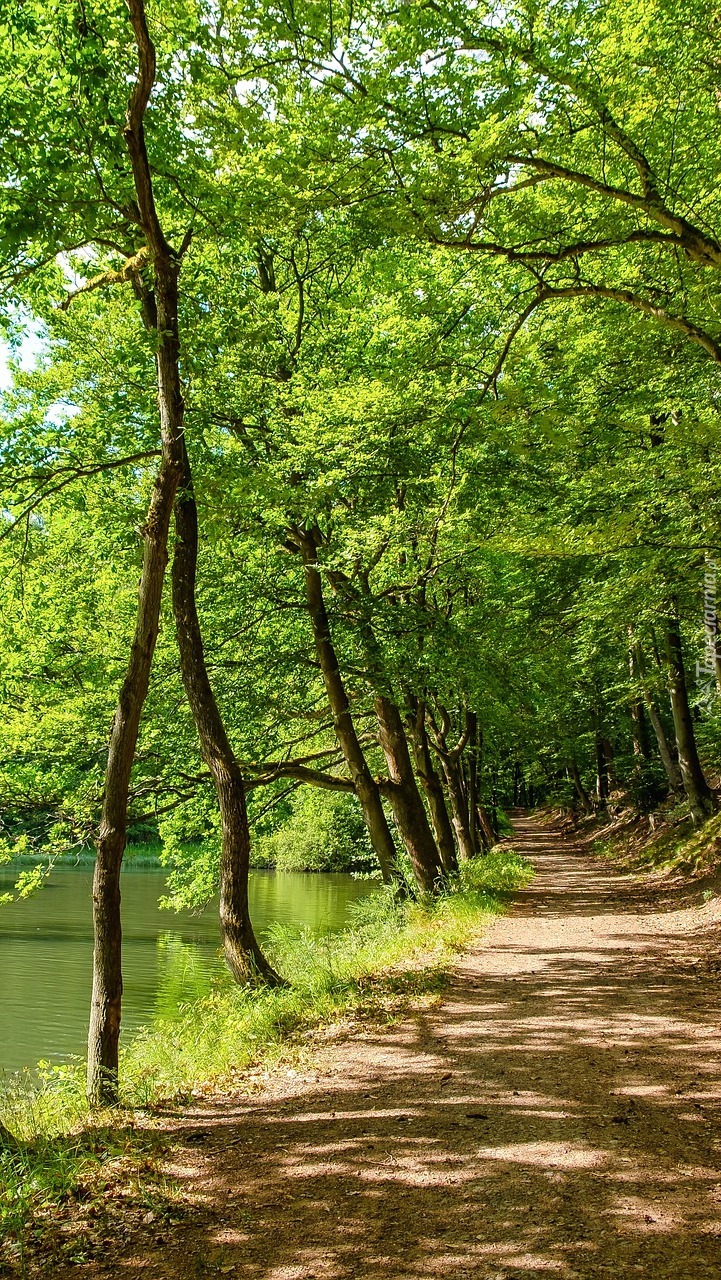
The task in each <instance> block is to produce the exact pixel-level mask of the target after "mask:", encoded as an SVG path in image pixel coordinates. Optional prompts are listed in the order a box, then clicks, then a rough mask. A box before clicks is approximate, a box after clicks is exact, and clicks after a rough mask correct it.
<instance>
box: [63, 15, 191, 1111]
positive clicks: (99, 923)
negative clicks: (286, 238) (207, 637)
mask: <svg viewBox="0 0 721 1280" xmlns="http://www.w3.org/2000/svg"><path fill="white" fill-rule="evenodd" d="M128 9H129V12H130V19H131V23H132V27H133V32H134V36H135V42H136V45H137V49H138V72H137V78H136V81H135V85H134V87H133V90H132V93H131V97H130V101H129V104H128V112H127V118H126V126H125V131H124V137H125V141H126V145H127V149H128V154H129V156H130V161H131V165H132V170H133V180H134V184H135V191H136V197H137V204H138V212H139V214H140V220H141V225H142V229H143V232H144V234H145V237H146V243H147V245H148V249H149V260H150V261H151V262H152V264H153V277H154V293H153V296H152V299H151V300H150V301H149V302H148V304H147V305H146V307H145V308H144V315H145V318H146V323H148V319H150V322H151V324H152V325H153V327H154V328H155V330H156V333H157V345H156V357H155V365H156V375H157V386H158V408H159V416H160V437H161V446H162V458H161V464H160V467H159V469H158V474H157V477H156V481H155V485H154V488H153V493H152V497H151V500H150V505H149V508H148V514H147V518H146V521H145V527H144V530H143V533H144V539H145V546H144V551H143V567H142V573H141V578H140V587H139V590H138V608H137V614H136V622H135V633H134V636H133V641H132V645H131V650H130V658H129V662H128V667H127V671H126V674H125V679H124V681H123V685H122V688H121V690H120V695H119V698H118V705H117V709H116V712H115V717H114V720H113V727H112V730H111V734H110V744H109V749H108V760H107V765H106V770H105V792H104V799H103V809H102V814H101V820H100V831H99V835H98V843H97V857H96V862H95V874H94V877H93V931H94V948H93V991H92V1001H91V1009H90V1028H89V1031H88V1072H87V1090H88V1098H89V1100H90V1102H91V1103H92V1104H94V1105H100V1104H112V1103H114V1102H116V1101H117V1098H118V1043H119V1038H120V1016H121V1004H122V992H123V981H122V926H121V917H120V870H121V866H122V861H123V853H124V851H125V842H126V834H127V824H128V791H129V787H130V775H131V771H132V767H133V759H134V756H135V748H136V745H137V740H138V731H139V727H140V717H141V713H142V709H143V704H144V702H145V698H146V696H147V692H148V684H149V680H150V668H151V664H152V660H153V654H154V651H155V644H156V640H157V637H158V626H159V618H160V602H161V597H162V590H163V579H164V576H165V566H166V564H167V558H168V529H169V526H170V516H171V512H172V509H173V502H174V499H175V494H176V491H177V488H178V482H179V478H180V471H181V451H180V449H181V441H182V433H183V397H182V394H181V388H180V376H179V369H178V359H179V350H180V344H179V336H178V270H179V262H178V259H177V257H176V256H175V255H174V254H173V253H172V251H171V249H170V247H169V245H168V243H167V241H166V239H165V236H164V235H163V232H162V229H161V226H160V223H159V221H158V216H157V212H156V209H155V202H154V197H153V186H152V177H151V172H150V166H149V164H148V157H147V152H146V147H145V135H144V130H143V117H144V114H145V109H146V107H147V104H148V100H149V97H150V93H151V90H152V87H153V82H154V78H155V50H154V48H153V45H152V42H151V40H150V36H149V34H148V29H147V25H146V20H145V11H144V8H143V0H128ZM143 288H144V287H143ZM139 291H141V284H140V280H139V279H138V281H137V282H136V292H139Z"/></svg>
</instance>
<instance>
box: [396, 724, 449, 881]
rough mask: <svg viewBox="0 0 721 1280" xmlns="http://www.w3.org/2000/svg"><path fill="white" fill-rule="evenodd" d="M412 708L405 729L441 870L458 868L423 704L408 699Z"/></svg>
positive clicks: (441, 784)
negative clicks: (428, 812)
mask: <svg viewBox="0 0 721 1280" xmlns="http://www.w3.org/2000/svg"><path fill="white" fill-rule="evenodd" d="M411 705H412V707H413V712H412V714H410V715H409V716H408V729H409V736H410V740H411V745H412V747H413V756H414V759H415V763H416V773H417V774H418V777H419V779H420V783H421V786H422V787H423V790H424V792H425V796H426V800H427V801H428V809H429V811H430V815H431V822H432V824H433V831H434V834H435V838H436V844H437V845H438V850H439V853H440V855H441V862H442V864H443V870H444V871H448V872H452V871H457V870H458V859H457V857H456V847H455V844H454V842H453V827H452V826H451V820H450V818H449V817H448V810H447V808H446V798H445V795H444V794H443V783H442V782H441V780H440V778H439V776H438V774H437V773H436V771H435V769H434V768H433V760H432V758H431V750H430V746H429V743H428V734H427V732H426V723H425V721H426V716H425V706H424V704H423V703H422V702H419V701H417V700H416V699H411Z"/></svg>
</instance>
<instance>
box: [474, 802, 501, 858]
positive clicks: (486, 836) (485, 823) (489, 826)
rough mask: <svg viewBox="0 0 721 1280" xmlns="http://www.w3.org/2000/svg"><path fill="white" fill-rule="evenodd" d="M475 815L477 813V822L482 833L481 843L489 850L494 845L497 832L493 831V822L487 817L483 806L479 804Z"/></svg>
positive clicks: (487, 814)
mask: <svg viewBox="0 0 721 1280" xmlns="http://www.w3.org/2000/svg"><path fill="white" fill-rule="evenodd" d="M477 813H478V821H479V823H480V827H481V831H482V832H483V843H484V845H485V846H486V848H487V849H491V848H492V847H493V845H494V844H495V843H496V840H497V838H498V833H497V831H495V830H494V827H493V821H492V819H491V817H490V816H489V813H488V810H487V808H486V806H485V805H483V804H479V806H478V809H477Z"/></svg>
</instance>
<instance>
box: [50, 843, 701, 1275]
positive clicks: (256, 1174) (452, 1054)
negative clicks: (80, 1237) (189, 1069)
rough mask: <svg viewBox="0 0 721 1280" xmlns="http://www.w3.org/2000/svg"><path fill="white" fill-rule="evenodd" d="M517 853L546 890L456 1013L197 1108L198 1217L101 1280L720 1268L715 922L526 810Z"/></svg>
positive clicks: (482, 957) (448, 1002)
mask: <svg viewBox="0 0 721 1280" xmlns="http://www.w3.org/2000/svg"><path fill="white" fill-rule="evenodd" d="M514 843H515V845H516V847H517V848H519V849H520V850H521V851H522V852H524V853H525V854H526V855H527V856H528V857H530V858H531V859H532V860H533V862H534V864H535V867H536V870H537V876H536V879H535V880H534V882H533V884H532V885H531V886H530V888H528V889H527V890H525V891H524V892H522V893H521V894H519V895H518V898H517V900H516V905H515V906H514V908H513V910H512V912H511V913H510V914H509V915H508V916H506V917H504V918H502V919H500V920H499V921H498V922H497V923H496V924H494V926H493V927H492V928H491V930H490V931H489V932H488V933H487V934H486V935H485V936H484V938H483V939H482V940H481V942H480V943H479V946H478V948H477V949H476V950H474V951H473V952H472V953H470V954H468V955H467V956H465V957H464V958H463V960H462V962H461V963H460V965H459V967H458V971H457V974H456V976H455V978H454V980H453V983H452V986H451V988H450V992H449V994H448V996H447V998H445V999H444V1002H443V1004H442V1005H441V1006H440V1007H439V1008H438V1009H435V1010H434V1011H433V1012H432V1013H431V1014H426V1015H420V1014H416V1015H415V1016H411V1017H409V1018H408V1019H406V1020H404V1021H403V1022H402V1023H400V1024H397V1025H395V1026H391V1027H390V1028H386V1029H380V1030H379V1029H376V1028H374V1029H373V1030H372V1031H370V1032H368V1031H366V1032H363V1033H361V1034H359V1035H358V1036H355V1037H354V1038H352V1039H350V1040H348V1041H345V1042H343V1043H335V1044H332V1045H331V1046H330V1047H328V1048H326V1049H325V1050H323V1051H322V1053H321V1056H320V1059H319V1062H318V1066H317V1068H316V1070H315V1071H314V1072H313V1073H311V1074H310V1075H306V1077H305V1078H299V1077H283V1078H282V1079H280V1080H276V1081H275V1083H274V1084H273V1086H272V1089H271V1090H270V1091H266V1092H264V1093H262V1094H261V1095H260V1096H259V1097H258V1098H256V1099H247V1098H244V1099H238V1098H236V1099H223V1100H219V1101H217V1102H213V1103H212V1104H207V1105H204V1106H202V1107H199V1108H197V1109H196V1111H195V1112H194V1113H193V1115H192V1116H191V1117H189V1118H188V1120H187V1122H182V1123H181V1126H180V1128H179V1130H178V1133H177V1135H176V1136H177V1138H178V1140H179V1141H180V1144H181V1145H180V1147H178V1148H176V1150H175V1157H174V1165H173V1170H172V1171H173V1174H174V1176H177V1177H178V1178H179V1179H180V1181H181V1182H182V1183H183V1185H184V1190H185V1192H186V1194H187V1195H188V1196H189V1197H190V1199H191V1202H192V1204H193V1206H194V1207H193V1209H192V1211H191V1213H190V1214H189V1216H188V1218H187V1219H186V1220H185V1221H183V1222H182V1223H180V1224H178V1225H177V1226H176V1227H174V1228H172V1229H171V1230H170V1231H169V1232H166V1233H165V1235H164V1238H163V1239H162V1242H160V1241H155V1240H153V1239H152V1235H151V1233H152V1230H153V1228H152V1226H149V1227H148V1229H147V1230H148V1238H147V1240H145V1241H141V1240H140V1239H138V1240H136V1241H135V1242H134V1246H132V1245H131V1249H130V1251H128V1249H127V1248H123V1249H122V1250H121V1253H122V1255H123V1256H116V1258H115V1259H114V1261H113V1264H112V1266H109V1268H108V1272H110V1273H112V1274H114V1275H122V1276H129V1277H136V1276H137V1277H140V1276H155V1275H157V1276H164V1277H168V1278H169V1280H175V1278H176V1277H177V1278H178V1280H180V1278H181V1277H182V1280H187V1277H191V1276H214V1275H219V1276H220V1275H227V1276H230V1277H236V1278H237V1280H311V1278H312V1277H315V1278H316V1280H344V1278H345V1277H351V1276H352V1277H356V1276H357V1277H361V1276H362V1277H364V1278H365V1280H381V1277H383V1280H388V1278H390V1280H394V1278H395V1277H399V1278H400V1277H403V1278H404V1280H427V1278H428V1277H447V1278H448V1280H460V1278H461V1277H471V1276H473V1277H474V1278H476V1280H555V1278H558V1280H565V1278H566V1277H569V1278H570V1277H582V1278H584V1280H585V1278H587V1277H597V1276H599V1277H600V1276H604V1277H606V1276H608V1277H626V1276H644V1277H649V1280H666V1278H668V1280H672V1278H673V1280H705V1278H706V1277H712V1276H713V1277H720V1276H721V1131H720V1130H719V1127H718V1120H719V1110H720V1108H719V1099H720V1097H721V1087H720V1084H719V1060H720V1058H721V1052H720V1051H721V1033H720V1032H719V1024H718V999H717V986H718V978H717V976H715V970H716V969H717V966H716V964H715V963H714V962H713V960H712V959H710V958H709V957H711V956H713V955H718V946H717V943H718V933H717V931H716V930H715V928H713V927H711V926H708V924H707V923H706V922H707V917H709V916H711V917H712V918H713V917H714V915H716V916H717V914H718V913H717V912H714V908H713V907H711V908H704V909H703V910H699V909H698V908H691V909H686V910H674V909H669V903H668V900H664V901H662V900H661V898H659V897H658V896H654V895H653V894H652V892H651V891H650V890H649V889H648V887H646V886H644V885H643V884H642V883H641V882H639V881H638V880H636V879H634V878H632V877H626V876H620V875H619V874H618V873H616V872H614V871H612V870H609V869H607V868H606V867H604V866H602V865H601V864H599V862H598V861H596V860H593V859H591V858H589V857H588V856H586V855H583V854H581V853H579V852H578V851H577V850H576V849H575V848H574V846H573V845H572V844H571V843H569V842H567V841H565V840H563V839H562V838H561V837H559V836H558V835H557V834H554V833H552V832H549V831H547V830H545V829H544V828H542V827H540V826H539V825H538V824H537V823H536V822H534V821H532V820H529V819H521V820H519V821H518V822H517V838H516V839H515V841H514ZM702 926H703V927H702ZM709 928H710V932H709ZM714 943H715V944H716V950H715V951H714V950H713V947H714ZM91 1270H92V1274H94V1275H99V1274H104V1273H103V1271H102V1269H101V1268H98V1267H97V1265H96V1266H94V1267H93V1268H92V1269H91V1268H88V1271H91ZM85 1271H86V1268H83V1267H79V1268H75V1269H74V1273H75V1275H79V1274H82V1273H85Z"/></svg>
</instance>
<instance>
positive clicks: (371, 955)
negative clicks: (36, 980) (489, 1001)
mask: <svg viewBox="0 0 721 1280" xmlns="http://www.w3.org/2000/svg"><path fill="white" fill-rule="evenodd" d="M531 875H532V872H531V869H530V866H529V864H528V863H527V862H526V861H525V859H523V858H521V857H520V856H519V855H518V854H516V853H515V852H514V851H513V850H511V849H508V848H498V849H496V850H494V851H493V852H492V853H491V854H489V855H488V856H487V857H485V858H479V859H478V860H477V861H474V862H472V863H467V864H465V865H464V867H463V869H462V871H461V873H460V875H459V876H458V878H457V880H456V882H455V883H454V884H453V885H451V886H450V887H449V891H448V892H447V893H445V894H444V895H443V896H442V897H441V898H440V899H438V900H437V901H435V902H430V901H423V902H414V903H403V904H400V903H398V902H397V901H395V900H394V899H393V897H392V896H391V894H390V893H389V892H387V891H385V890H380V891H378V892H377V893H374V894H372V895H370V896H369V897H368V898H364V899H361V900H360V901H358V902H356V903H354V904H353V906H352V908H351V909H350V921H349V925H348V927H347V928H346V929H344V930H343V931H342V932H340V933H335V934H319V933H318V932H315V931H313V930H311V929H308V928H290V927H287V926H283V927H281V926H276V927H275V928H274V929H273V930H272V931H271V932H270V933H269V934H268V935H266V940H265V941H266V948H267V951H268V953H269V955H270V958H271V959H272V961H273V963H274V964H275V965H276V967H277V968H278V969H279V971H280V972H281V973H284V974H287V975H289V981H288V985H287V986H285V987H281V988H277V989H273V990H269V989H262V988H261V989H258V988H249V987H247V988H239V987H236V986H234V985H232V984H231V983H230V980H229V979H228V980H225V981H220V982H219V983H218V985H217V987H216V989H215V990H214V991H213V993H212V994H211V995H210V996H208V997H207V998H205V999H203V1000H202V1001H200V1002H198V1003H195V1004H193V1005H190V1006H188V1007H186V1008H185V1009H183V1010H181V1011H180V1015H179V1016H178V1017H177V1018H175V1019H173V1020H172V1021H171V1020H167V1021H162V1022H157V1023H155V1024H154V1025H153V1026H151V1027H149V1028H147V1029H146V1030H145V1031H144V1032H142V1033H140V1034H139V1035H138V1036H136V1037H135V1039H134V1040H133V1041H131V1042H130V1044H129V1045H128V1046H127V1047H125V1049H124V1052H123V1055H122V1062H121V1076H122V1086H123V1099H122V1100H123V1107H122V1108H119V1109H118V1110H116V1111H114V1112H109V1113H108V1112H106V1113H104V1114H99V1115H98V1114H96V1115H94V1116H92V1117H91V1116H90V1115H89V1114H88V1110H87V1105H86V1102H85V1097H84V1078H83V1077H84V1072H83V1068H82V1065H81V1064H75V1065H73V1064H70V1065H67V1066H63V1067H51V1066H48V1065H47V1064H45V1065H41V1067H40V1071H39V1073H38V1075H36V1076H32V1077H31V1076H30V1075H25V1076H23V1075H20V1076H15V1077H13V1078H9V1079H8V1080H6V1081H5V1082H4V1083H2V1082H0V1122H1V1123H2V1125H4V1126H6V1128H7V1129H8V1130H10V1132H11V1133H12V1134H13V1135H14V1136H15V1139H16V1140H17V1142H16V1145H14V1146H12V1147H8V1146H3V1144H2V1138H1V1137H0V1272H1V1270H2V1263H3V1261H4V1262H5V1263H6V1265H12V1266H13V1267H14V1268H20V1270H22V1267H23V1257H24V1253H25V1250H26V1249H27V1248H28V1247H32V1245H33V1241H34V1239H35V1237H36V1236H37V1235H38V1233H39V1234H40V1235H41V1236H42V1234H43V1233H44V1232H46V1231H47V1230H48V1229H49V1227H48V1220H49V1215H50V1214H51V1212H52V1209H53V1206H57V1205H61V1204H63V1203H68V1202H71V1203H72V1202H73V1200H76V1199H77V1198H78V1196H84V1197H86V1196H93V1195H95V1194H96V1193H97V1194H104V1195H105V1196H108V1195H109V1194H111V1192H110V1191H109V1190H108V1188H109V1187H112V1186H113V1185H114V1184H115V1183H117V1182H118V1180H120V1181H122V1180H125V1181H127V1177H128V1174H127V1168H126V1166H127V1164H128V1161H130V1163H131V1164H132V1165H133V1168H136V1167H137V1169H141V1170H144V1171H145V1172H144V1173H143V1175H142V1176H141V1175H140V1174H138V1173H137V1172H136V1175H134V1176H136V1177H137V1179H138V1187H139V1191H142V1194H143V1195H145V1196H146V1198H147V1196H148V1195H149V1194H150V1191H149V1190H148V1188H149V1187H151V1186H152V1185H154V1176H155V1175H154V1174H153V1172H152V1160H151V1159H150V1157H149V1156H148V1151H147V1146H148V1143H151V1146H152V1135H149V1133H148V1129H147V1127H144V1128H143V1129H142V1130H141V1131H140V1132H139V1133H136V1131H135V1117H136V1113H137V1112H138V1111H139V1110H140V1111H152V1110H153V1109H154V1108H156V1107H158V1106H160V1105H161V1104H162V1103H164V1102H166V1103H167V1102H168V1101H169V1100H173V1101H174V1102H175V1103H176V1105H177V1104H182V1103H183V1102H184V1101H186V1100H189V1099H190V1097H191V1096H192V1094H193V1093H194V1092H195V1091H197V1090H198V1089H203V1090H205V1089H210V1090H212V1089H219V1088H222V1087H224V1086H225V1087H227V1086H228V1085H231V1084H236V1085H237V1084H238V1081H239V1078H241V1079H242V1076H243V1073H245V1072H247V1070H248V1069H249V1068H250V1067H252V1066H257V1065H267V1066H272V1064H273V1063H275V1062H277V1061H278V1060H279V1058H280V1057H281V1056H283V1055H284V1054H288V1053H289V1052H290V1053H292V1052H293V1046H294V1043H295V1045H296V1046H297V1044H298V1042H299V1040H301V1039H302V1036H303V1035H304V1033H307V1032H309V1031H311V1030H312V1029H313V1028H319V1027H322V1026H329V1025H332V1024H334V1023H337V1022H339V1021H342V1020H343V1019H344V1018H348V1017H351V1016H355V1017H363V1016H371V1017H378V1016H384V1017H386V1018H387V1017H389V1016H390V1017H393V1016H397V1013H398V1011H399V1009H400V1008H402V1007H403V1004H404V1003H405V1002H407V1000H408V999H412V998H413V997H416V996H420V995H423V994H427V993H433V992H437V991H438V990H439V989H440V988H441V987H442V985H443V981H444V978H445V975H446V974H447V972H448V969H449V967H450V962H451V961H452V958H453V956H454V955H455V954H456V953H458V952H459V951H461V950H463V948H464V947H465V946H466V945H467V944H468V943H469V941H470V939H471V938H472V937H473V936H474V935H475V934H477V932H478V929H479V927H481V926H482V925H483V923H484V922H485V921H486V920H487V919H488V918H489V917H490V916H492V915H494V914H498V913H500V912H501V911H503V909H504V905H505V903H506V901H507V900H508V898H509V897H510V895H511V894H512V893H513V891H514V890H515V889H517V888H518V887H519V886H521V885H522V884H524V883H525V882H527V881H528V880H529V879H530V877H531ZM133 1162H134V1163H133ZM138 1162H139V1163H138ZM101 1187H102V1188H104V1191H99V1188H101ZM143 1188H144V1190H143ZM161 1198H162V1197H161ZM165 1199H167V1197H166V1198H165ZM165 1199H164V1203H165ZM171 1199H172V1197H171ZM169 1202H170V1201H168V1203H169ZM55 1216H56V1217H57V1215H55ZM55 1230H56V1231H57V1221H56V1223H55ZM69 1247H70V1248H71V1249H73V1248H74V1249H75V1250H76V1253H77V1248H78V1245H77V1240H76V1239H73V1241H72V1242H71V1244H70V1246H69ZM63 1256H66V1257H68V1258H69V1254H67V1253H66V1254H64V1255H63Z"/></svg>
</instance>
